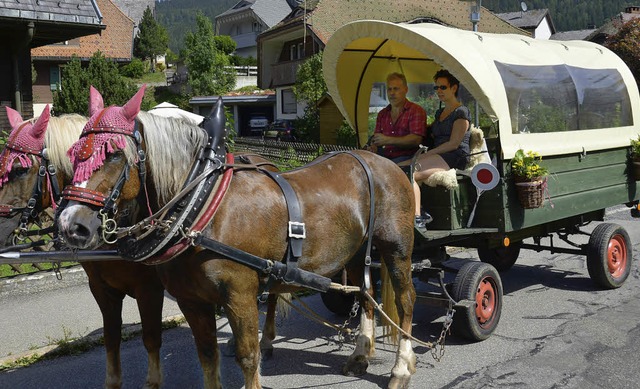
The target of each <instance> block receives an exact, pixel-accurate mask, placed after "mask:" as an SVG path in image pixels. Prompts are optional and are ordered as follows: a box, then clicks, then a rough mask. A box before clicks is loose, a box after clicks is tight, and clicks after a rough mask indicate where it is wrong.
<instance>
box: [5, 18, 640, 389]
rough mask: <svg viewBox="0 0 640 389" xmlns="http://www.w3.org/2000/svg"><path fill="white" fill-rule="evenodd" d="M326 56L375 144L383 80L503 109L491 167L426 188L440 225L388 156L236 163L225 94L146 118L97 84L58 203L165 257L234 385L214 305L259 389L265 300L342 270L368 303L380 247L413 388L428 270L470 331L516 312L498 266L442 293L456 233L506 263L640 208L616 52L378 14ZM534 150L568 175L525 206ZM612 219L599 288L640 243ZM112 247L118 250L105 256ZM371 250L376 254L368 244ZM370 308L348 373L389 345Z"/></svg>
mask: <svg viewBox="0 0 640 389" xmlns="http://www.w3.org/2000/svg"><path fill="white" fill-rule="evenodd" d="M565 51H566V52H567V53H565ZM541 53H544V54H541ZM543 55H544V56H543ZM324 61H325V63H324V68H325V69H324V70H325V77H326V79H327V83H328V85H329V88H330V93H331V95H332V97H333V99H334V101H335V102H336V103H337V105H338V107H339V108H340V110H341V111H342V112H343V113H344V114H345V117H346V118H347V120H349V122H350V123H351V124H352V126H353V127H354V128H355V129H356V131H358V134H359V136H360V139H361V140H363V139H366V137H367V133H366V130H365V128H366V127H365V126H364V124H363V123H366V122H367V116H368V114H369V96H370V91H371V85H372V84H373V83H374V82H376V81H380V80H384V76H385V75H386V74H387V73H388V72H390V71H398V70H399V71H402V72H403V73H405V74H406V75H407V79H408V80H409V81H410V82H415V81H418V80H429V79H430V78H431V76H432V75H433V73H434V72H435V70H436V69H438V68H440V67H446V68H448V69H449V70H450V71H451V72H452V73H454V75H456V76H457V77H458V78H459V79H460V80H461V82H462V83H463V84H464V85H465V86H466V88H467V89H468V91H469V93H470V94H471V95H473V96H474V97H475V98H476V99H477V101H478V104H479V106H480V107H481V108H482V109H483V111H484V113H485V115H486V116H487V117H488V118H489V119H490V120H491V123H492V124H491V125H490V126H489V127H488V128H483V132H484V138H485V139H486V148H485V151H484V152H485V153H486V154H487V156H488V160H489V161H491V163H484V164H479V165H478V166H480V168H474V169H472V170H471V172H470V173H469V174H470V175H471V177H467V176H465V175H464V174H459V175H457V174H456V175H455V177H454V181H455V185H452V187H451V188H448V189H443V188H437V187H436V188H425V189H424V190H423V196H424V198H425V199H424V200H425V201H424V203H425V204H427V205H428V207H429V208H428V209H429V211H430V213H431V214H432V215H433V216H434V219H435V221H434V222H433V224H432V225H430V226H429V229H428V231H427V232H420V231H417V230H414V228H413V215H414V212H413V211H414V210H413V198H412V193H413V192H412V190H411V185H410V182H409V180H407V178H406V176H405V174H404V173H403V172H402V171H401V170H400V168H398V167H397V166H396V165H395V164H393V163H392V162H391V161H389V160H386V159H384V158H382V157H379V156H376V155H374V154H372V153H369V152H366V151H355V152H351V153H332V154H329V155H325V156H323V157H320V158H319V159H318V160H316V161H314V162H312V163H311V164H309V165H308V166H305V167H303V168H299V169H295V170H292V171H289V172H283V173H279V172H274V171H273V169H262V168H260V166H259V165H258V164H257V163H255V162H251V161H249V162H246V161H245V162H244V163H241V161H240V160H236V159H235V157H234V156H233V155H232V154H227V153H225V148H224V145H225V142H226V140H227V139H226V132H225V123H224V113H223V107H222V104H221V101H219V103H218V104H217V105H216V107H215V108H214V111H213V112H212V115H211V116H210V118H209V119H208V120H207V121H205V123H204V128H205V131H202V129H201V128H199V127H198V126H195V125H192V124H187V123H183V122H179V121H176V120H171V119H166V118H154V117H152V116H151V115H148V114H146V113H140V112H139V109H140V102H141V99H142V95H143V94H144V91H143V90H140V91H139V92H138V93H137V94H136V95H135V96H134V97H133V98H132V99H131V100H130V101H129V102H128V103H127V104H125V105H124V106H123V107H107V108H105V107H104V105H103V104H102V98H101V96H100V95H99V93H98V92H97V91H95V90H92V91H91V93H90V104H89V106H90V113H91V118H89V119H88V123H87V125H86V126H85V127H84V129H83V131H82V134H81V135H80V140H79V141H78V142H76V143H75V144H74V145H73V146H72V148H71V149H70V151H69V155H70V157H71V158H72V160H73V163H74V172H73V175H72V177H67V182H65V183H64V184H67V187H66V188H65V190H64V191H63V195H62V197H63V198H64V201H63V204H62V205H61V208H64V209H62V210H58V212H57V214H58V219H59V220H58V227H59V231H60V235H61V237H62V239H63V242H64V243H66V244H68V245H70V246H72V247H74V248H75V249H76V250H77V251H74V253H73V255H75V256H76V258H78V259H86V260H99V259H100V258H101V257H104V258H103V259H105V258H119V259H122V258H125V259H126V260H128V261H132V262H143V263H146V264H149V265H155V266H156V269H157V271H158V274H159V279H160V280H161V282H162V285H163V286H164V287H165V288H166V289H167V290H168V291H169V292H170V293H171V294H172V295H173V296H174V297H176V299H177V300H178V302H179V304H180V308H181V309H182V311H183V312H184V314H185V317H186V318H187V320H188V322H189V324H190V326H191V328H192V331H193V334H194V338H195V341H196V343H197V348H198V353H199V357H200V362H201V364H202V366H203V372H204V381H205V385H206V386H207V387H219V385H220V376H219V372H218V366H219V357H218V351H217V338H216V333H215V329H216V324H215V320H216V319H215V315H214V314H213V305H221V306H223V307H224V308H225V312H226V313H227V316H228V319H229V322H230V324H231V327H232V329H233V333H234V336H235V337H236V350H235V351H236V359H237V360H238V362H239V364H240V366H241V368H242V369H243V373H244V376H245V383H246V386H247V387H251V388H257V387H259V386H260V383H259V375H258V366H259V359H260V352H259V349H260V348H263V349H268V348H269V347H270V346H271V341H272V340H273V337H274V336H275V333H274V332H273V331H274V329H273V327H271V328H269V329H265V332H264V333H263V338H262V340H261V341H260V342H258V328H257V323H258V320H257V316H258V315H257V313H258V312H257V306H256V301H255V297H256V295H258V294H259V292H261V291H265V290H267V291H269V292H273V293H279V292H287V291H289V290H291V289H292V288H296V287H300V286H302V287H310V288H312V289H316V290H320V291H328V290H346V289H349V288H347V287H346V286H344V285H339V284H337V283H334V282H331V280H330V277H333V276H335V275H336V274H340V272H341V271H342V270H343V269H348V274H349V278H350V280H351V281H352V284H354V285H362V288H359V287H358V288H356V289H358V290H361V291H362V292H363V294H368V295H369V296H370V295H371V293H372V292H371V289H372V282H371V278H370V275H369V273H368V272H367V269H368V268H369V267H370V266H371V265H375V263H373V264H372V263H371V262H372V257H373V258H374V259H375V258H376V257H379V258H380V260H381V262H380V263H381V267H382V268H383V270H385V271H383V272H382V273H383V275H384V274H386V277H385V279H390V280H391V285H392V286H393V288H394V292H395V296H390V300H389V302H387V303H385V304H384V307H385V308H387V309H389V308H394V306H395V308H396V309H395V314H396V316H397V317H398V322H399V330H400V332H401V336H400V341H399V346H398V357H397V360H396V365H395V366H394V368H393V371H392V376H391V380H390V383H389V386H390V387H403V386H406V385H407V384H408V382H409V379H410V376H411V374H412V373H413V372H414V371H415V355H414V353H413V350H412V348H411V338H410V332H411V320H412V312H413V304H414V301H415V297H416V295H415V290H414V287H413V284H412V282H413V281H412V272H413V273H416V274H418V273H419V275H420V276H423V277H421V278H424V279H427V280H428V279H432V278H434V277H435V278H436V279H438V281H439V282H438V283H439V284H440V286H441V289H442V292H441V294H440V295H433V294H430V295H429V296H425V297H428V298H429V299H430V300H431V301H434V302H436V303H438V304H443V305H445V306H449V307H454V308H455V309H456V314H455V315H454V321H453V323H454V325H455V324H456V323H460V324H458V327H457V328H458V329H459V330H460V332H461V333H462V334H463V335H466V336H467V337H469V338H471V339H475V340H481V339H484V338H486V337H488V336H490V334H491V333H492V332H493V331H494V330H495V328H496V325H497V323H498V320H499V317H500V309H501V305H502V287H501V282H500V276H499V275H498V273H497V271H496V270H495V269H494V267H493V266H492V265H490V264H486V263H479V262H469V263H468V264H466V265H464V266H463V267H462V268H461V269H459V272H458V274H457V275H456V277H455V280H454V282H453V283H451V284H450V285H445V282H444V278H443V274H444V271H445V270H448V269H447V267H446V265H443V261H442V260H443V259H444V258H443V251H442V248H443V247H444V246H445V245H450V246H461V247H477V248H478V249H479V253H480V257H481V259H483V260H485V261H487V262H490V263H493V264H495V265H496V266H498V267H500V268H502V269H506V268H508V267H509V266H511V265H512V264H513V262H515V259H516V258H517V253H518V251H519V249H520V248H521V247H527V246H525V245H524V244H522V243H521V242H522V240H524V239H525V238H528V237H534V238H535V241H536V242H539V238H541V237H543V236H546V235H548V234H550V233H551V232H555V231H561V232H565V231H573V229H575V228H577V226H579V225H580V224H582V223H584V222H587V221H592V220H602V218H603V214H604V208H605V207H608V206H610V205H614V204H619V203H629V204H631V205H635V204H637V202H638V194H637V193H636V191H635V188H636V184H635V181H634V180H633V179H632V178H631V176H630V174H629V170H628V160H629V155H628V153H629V147H628V144H629V139H630V138H633V137H635V136H636V133H637V129H636V127H635V126H634V125H635V123H637V122H638V120H639V118H638V112H637V109H638V101H639V99H638V89H637V86H636V84H635V82H634V81H633V78H632V76H631V74H630V72H629V70H628V69H627V68H626V66H625V65H624V64H623V63H622V62H621V61H620V60H619V59H618V58H617V57H615V56H614V55H612V54H611V53H610V52H609V51H607V50H606V49H604V48H601V47H600V46H597V45H592V44H589V43H575V42H574V43H552V42H546V43H543V42H538V41H535V40H532V39H528V38H525V37H515V36H499V35H492V34H480V33H471V32H464V31H459V30H455V29H450V28H446V27H441V26H436V25H400V24H391V23H385V22H376V21H362V22H355V23H352V24H349V25H347V26H345V27H343V28H342V29H340V30H338V31H337V32H336V33H335V34H334V36H333V37H332V39H331V40H330V42H329V44H328V45H327V48H326V51H325V59H324ZM557 85H560V86H562V88H561V89H557V88H556V86H557ZM561 92H562V93H561ZM549 97H553V98H555V100H552V101H551V103H552V104H551V108H559V111H558V112H555V111H553V110H551V111H552V112H551V113H548V111H549V110H547V111H544V110H543V112H547V113H548V114H549V115H551V114H554V115H560V116H561V117H562V120H561V121H549V122H550V123H555V124H557V123H560V122H562V123H564V124H563V127H562V128H551V127H540V128H538V127H537V126H535V125H534V124H535V123H536V122H535V120H534V117H535V115H536V112H538V113H539V111H541V110H542V109H541V108H540V107H538V106H540V105H544V104H548V103H549V101H547V100H546V99H547V98H549ZM564 99H570V101H566V100H564ZM560 103H562V104H560ZM572 104H573V105H572ZM536 108H538V109H537V110H536ZM572 109H573V110H572ZM477 112H478V111H477V110H476V113H477ZM554 112H555V113H554ZM538 116H540V115H538ZM595 118H597V119H598V121H597V122H596V119H595ZM537 123H541V122H537ZM41 126H42V125H40V127H41ZM178 127H179V128H178ZM576 140H578V142H576ZM570 141H573V142H570ZM480 143H482V144H483V145H484V144H485V142H480ZM167 144H171V145H175V147H172V148H168V147H167ZM523 147H524V148H527V149H535V150H537V151H539V152H540V153H541V154H542V155H543V156H544V157H545V164H546V166H547V167H548V168H549V170H550V171H551V172H552V173H553V175H552V177H553V178H552V179H551V181H550V182H549V184H548V194H549V197H550V198H551V199H552V200H548V202H547V205H546V206H545V207H543V208H538V209H524V208H523V207H522V206H521V205H520V204H519V203H518V201H517V196H516V193H515V188H514V183H513V177H510V175H509V171H510V170H509V164H510V160H511V159H512V158H513V156H514V155H515V152H516V150H517V149H519V148H523ZM18 149H19V147H17V148H16V150H18ZM34 158H35V157H34ZM34 161H35V160H34ZM13 163H14V164H16V165H20V161H16V162H13ZM19 167H21V168H23V170H26V169H25V166H19ZM40 170H42V169H40ZM45 170H46V169H45ZM35 171H38V169H36V170H35ZM454 173H455V172H454ZM498 175H499V176H500V177H498ZM69 184H71V185H69ZM551 201H553V207H551ZM15 207H16V205H15V204H13V205H12V206H10V207H6V209H5V210H6V211H7V213H11V212H10V211H11V209H13V208H15ZM601 226H604V227H600V226H599V227H597V228H596V230H595V231H594V233H593V234H592V236H591V239H590V241H589V244H588V245H586V246H581V247H579V248H577V249H576V250H574V251H575V252H580V253H586V254H587V258H588V264H589V272H590V274H591V276H592V278H594V280H595V281H596V282H597V283H599V284H600V285H603V286H605V287H617V286H620V285H621V284H622V283H623V282H624V280H625V279H626V277H627V275H628V274H629V269H630V266H631V246H630V242H629V241H628V235H627V234H626V232H625V231H624V230H623V229H622V228H621V227H618V226H615V225H608V224H603V225H601ZM239 231H240V232H244V233H238V232H239ZM563 236H564V235H563ZM328 242H331V244H328ZM511 242H513V243H511ZM104 244H115V246H111V247H110V248H111V250H110V251H95V249H98V248H99V247H101V246H103V245H104ZM374 247H375V249H376V250H375V253H376V254H372V253H371V250H372V248H374ZM537 247H538V248H543V247H541V246H537ZM362 248H364V250H361V249H362ZM547 248H550V247H547ZM78 249H79V250H78ZM550 249H551V248H550ZM552 249H554V250H557V251H560V249H559V248H552ZM83 250H85V251H83ZM86 250H91V251H86ZM562 250H566V249H562ZM361 251H365V256H364V258H362V257H361V256H359V255H357V253H359V252H361ZM572 252H573V251H572ZM412 253H414V255H413V258H414V260H413V261H412ZM416 254H417V255H416ZM3 255H7V254H3ZM40 255H41V256H42V258H50V257H60V256H61V255H65V252H57V253H49V254H40ZM9 256H10V257H11V258H10V259H9V260H10V261H15V256H13V255H9ZM416 257H418V260H415V258H416ZM29 260H30V261H33V258H32V257H31V258H29ZM383 265H384V266H383ZM362 304H363V314H362V315H361V326H360V329H361V334H360V335H359V336H358V338H357V340H356V347H355V350H354V353H353V355H351V356H350V357H349V359H348V360H347V364H346V365H345V368H344V369H343V371H344V372H345V373H346V374H362V373H364V372H365V371H366V367H367V364H368V359H369V357H370V356H371V354H372V353H373V344H374V339H375V336H374V333H373V330H374V328H375V326H374V325H373V316H372V314H373V308H374V305H375V301H374V300H373V299H364V300H363V303H362ZM392 311H393V310H392ZM272 319H273V317H271V320H272ZM267 322H269V317H268V319H267ZM105 323H106V322H105ZM105 326H106V325H105ZM156 346H158V345H156ZM261 346H262V347H261ZM158 347H159V346H158ZM154 350H156V351H157V349H154ZM156 351H154V352H156ZM116 359H117V357H116ZM156 367H158V366H156ZM117 370H119V368H118V369H117ZM154 374H157V371H156V372H154ZM119 378H120V377H119V375H118V376H117V377H116V378H115V379H113V381H115V384H114V385H113V386H117V381H118V380H119ZM153 378H154V383H156V384H157V382H155V381H157V377H153Z"/></svg>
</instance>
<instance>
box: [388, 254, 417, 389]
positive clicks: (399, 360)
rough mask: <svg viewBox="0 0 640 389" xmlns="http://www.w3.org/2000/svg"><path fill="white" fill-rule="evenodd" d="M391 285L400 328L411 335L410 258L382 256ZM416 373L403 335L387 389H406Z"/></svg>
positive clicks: (413, 358) (414, 364) (412, 298)
mask: <svg viewBox="0 0 640 389" xmlns="http://www.w3.org/2000/svg"><path fill="white" fill-rule="evenodd" d="M383 258H385V259H386V258H390V259H391V260H385V265H386V266H387V269H388V273H389V277H390V278H391V284H392V285H393V290H394V292H395V304H396V309H397V311H398V317H399V319H400V323H399V325H400V328H402V330H404V331H405V332H406V333H407V334H411V322H412V320H413V306H414V304H415V301H416V291H415V289H414V287H413V282H412V278H411V259H410V256H406V255H403V254H402V252H398V251H395V252H393V253H390V254H387V255H384V254H383ZM415 372H416V355H415V353H414V352H413V347H412V346H411V340H410V339H409V338H408V337H407V336H406V335H404V334H402V335H401V336H400V342H399V344H398V352H397V354H396V363H395V365H394V366H393V369H391V380H390V381H389V385H388V388H393V389H396V388H406V387H408V385H409V381H410V379H411V375H412V374H413V373H415Z"/></svg>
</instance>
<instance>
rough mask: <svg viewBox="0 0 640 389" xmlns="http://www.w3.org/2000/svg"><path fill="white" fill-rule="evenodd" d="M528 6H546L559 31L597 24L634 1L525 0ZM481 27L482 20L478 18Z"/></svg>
mask: <svg viewBox="0 0 640 389" xmlns="http://www.w3.org/2000/svg"><path fill="white" fill-rule="evenodd" d="M525 2H526V3H527V6H528V7H529V9H543V8H546V9H548V10H549V14H550V15H551V17H552V18H553V24H554V25H555V27H556V29H557V30H558V31H571V30H583V29H585V28H587V26H588V25H589V24H594V25H596V26H597V27H600V26H602V25H603V24H604V23H605V21H607V20H608V19H610V18H611V17H613V16H614V15H617V14H618V13H620V12H622V11H624V8H625V7H627V6H630V5H634V4H637V2H633V1H627V0H526V1H525ZM482 6H483V7H485V8H487V9H489V10H491V11H493V12H496V13H500V12H514V11H520V2H519V1H513V0H484V1H483V2H482ZM479 26H480V30H481V31H482V20H480V24H479Z"/></svg>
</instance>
